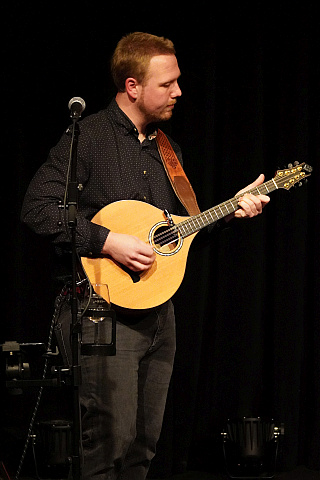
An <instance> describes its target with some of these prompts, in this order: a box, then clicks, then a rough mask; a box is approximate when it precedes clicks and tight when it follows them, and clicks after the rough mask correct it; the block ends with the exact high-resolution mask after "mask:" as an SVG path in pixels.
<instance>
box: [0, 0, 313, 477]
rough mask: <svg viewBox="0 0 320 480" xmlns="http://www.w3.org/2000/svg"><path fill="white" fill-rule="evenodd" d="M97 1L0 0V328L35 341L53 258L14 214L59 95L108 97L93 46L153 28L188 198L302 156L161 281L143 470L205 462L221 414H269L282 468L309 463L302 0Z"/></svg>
mask: <svg viewBox="0 0 320 480" xmlns="http://www.w3.org/2000/svg"><path fill="white" fill-rule="evenodd" d="M113 4H116V2H106V5H104V4H103V3H102V2H97V3H95V2H92V1H90V2H86V1H83V2H75V3H74V4H73V3H72V2H69V3H68V5H64V7H63V8H61V7H60V5H59V3H53V2H42V4H40V3H39V4H38V5H37V4H36V3H35V2H22V1H21V2H18V1H11V2H10V5H9V6H6V7H4V6H3V5H2V6H1V10H2V12H1V17H2V24H3V25H2V33H3V36H2V40H1V47H2V55H1V60H2V62H1V63H2V66H1V76H2V77H3V81H2V85H3V88H2V97H3V98H2V111H3V112H4V114H3V125H2V129H1V130H2V134H3V137H2V141H3V148H2V152H3V160H2V172H3V174H2V188H1V192H2V195H3V198H2V219H3V220H2V225H3V234H2V238H3V243H4V244H3V246H2V253H3V258H4V265H5V270H4V272H5V273H4V275H3V288H2V303H3V304H4V306H5V308H4V310H5V313H3V315H2V317H3V321H2V325H3V326H2V328H1V339H0V340H1V342H3V341H5V340H17V341H20V342H41V341H43V342H46V341H47V336H48V330H49V325H50V321H51V316H52V311H53V295H54V294H53V291H54V289H53V287H52V282H51V277H50V270H51V269H52V262H53V259H52V256H51V254H50V250H49V247H48V245H47V243H46V242H45V241H43V240H42V239H38V238H35V237H34V236H33V235H32V234H31V233H30V232H28V231H26V230H25V229H23V228H22V226H21V225H20V223H19V214H20V208H21V203H22V199H23V196H24V193H25V190H26V188H27V185H28V182H29V181H30V179H31V178H32V176H33V174H34V173H35V171H36V169H37V168H38V167H39V166H40V165H41V163H42V162H43V161H44V160H45V158H46V156H47V153H48V150H49V148H50V147H51V146H52V145H53V144H55V143H56V142H57V140H58V139H59V137H60V135H61V133H62V131H63V130H64V128H65V127H66V126H67V125H68V123H69V120H68V110H67V103H68V100H69V99H70V98H71V97H72V96H76V95H80V96H82V97H83V98H84V99H85V100H86V103H87V109H86V111H85V113H86V114H90V113H94V112H95V111H97V110H98V109H100V108H103V107H104V106H105V105H106V104H107V103H108V101H109V99H110V98H111V97H112V96H113V95H114V93H115V92H114V88H113V85H112V81H111V79H110V76H109V58H110V55H111V53H112V51H113V49H114V47H115V45H116V42H117V41H118V39H119V38H120V37H121V36H122V35H123V34H125V33H128V32H131V31H137V30H140V31H149V32H150V33H154V34H157V35H165V36H168V37H169V38H171V39H172V40H173V41H174V43H175V46H176V49H177V56H178V60H179V64H180V68H181V71H182V77H181V88H182V91H183V96H182V98H181V99H180V101H179V103H178V106H177V107H176V109H175V112H174V118H173V119H172V121H171V122H170V123H169V124H167V125H166V126H165V127H164V129H165V130H166V131H167V132H169V133H170V134H171V135H172V136H173V137H174V138H175V139H176V140H177V141H178V142H179V143H180V144H181V146H182V149H183V152H184V163H185V169H186V171H187V173H188V176H189V178H190V179H191V181H192V183H193V186H194V189H195V191H196V192H197V196H198V201H199V204H200V206H201V208H202V209H203V210H204V209H206V208H209V207H211V206H213V205H214V204H217V203H219V202H221V201H223V200H226V199H227V198H230V197H231V196H233V195H234V194H235V192H236V191H237V190H239V189H240V188H241V187H243V186H245V185H247V184H248V183H250V182H251V181H253V180H254V179H255V178H256V177H257V176H258V175H259V174H260V173H265V174H266V177H267V179H270V178H272V177H273V175H274V172H275V170H276V169H277V168H278V167H280V168H283V167H284V166H285V165H286V164H288V163H289V162H291V163H293V162H294V161H299V162H301V161H306V162H307V163H309V164H311V165H312V166H313V167H314V172H313V174H312V176H311V178H310V181H309V183H308V185H305V186H303V187H302V188H300V189H297V190H294V191H292V190H291V191H290V192H285V191H284V190H281V191H277V192H275V193H273V194H272V198H271V203H270V204H269V205H268V206H267V207H266V209H265V211H264V213H263V215H261V216H259V217H258V218H256V219H253V220H251V221H241V222H240V221H239V222H234V223H233V225H232V227H231V228H230V229H227V230H225V231H223V232H222V233H221V235H220V236H219V237H216V238H214V239H212V241H211V242H210V244H208V245H206V246H202V247H201V248H200V246H199V245H197V241H195V242H194V245H193V248H192V251H191V252H190V256H189V261H188V268H187V275H186V277H185V279H184V282H183V284H182V286H181V288H180V290H179V291H178V293H177V294H176V295H175V298H174V302H175V307H176V315H177V334H178V348H177V356H176V364H175V370H174V375H173V380H172V385H171V389H170V394H169V398H168V404H167V410H166V417H165V422H164V428H163V432H162V437H161V440H160V443H159V449H158V454H157V457H156V459H155V461H154V465H153V467H152V469H151V475H158V476H159V475H162V474H169V473H171V472H175V471H179V470H181V469H183V468H184V466H185V465H186V463H187V462H188V464H189V467H190V468H199V469H207V470H214V469H215V468H219V465H220V463H221V458H222V453H221V440H220V432H221V429H222V427H223V425H224V424H225V422H226V420H227V418H229V417H236V416H270V417H273V418H275V419H276V420H277V421H278V422H284V423H285V437H284V443H283V452H282V468H284V469H290V468H292V467H294V466H295V465H298V464H304V465H307V466H308V467H310V468H314V469H319V467H320V464H319V451H320V353H319V352H320V328H319V313H320V312H319V307H320V306H319V300H318V291H319V275H318V272H319V253H318V239H319V221H318V220H319V205H318V196H317V192H318V188H320V176H319V172H318V165H317V161H318V158H319V135H318V132H319V80H320V72H319V58H320V49H319V47H320V43H319V32H320V28H319V27H320V25H319V17H318V15H317V6H316V4H317V2H311V1H303V2H302V1H301V2H297V1H291V2H281V1H279V2H275V3H274V4H273V3H272V2H262V1H255V2H253V1H252V2H246V1H245V2H228V1H226V2H216V3H213V2H212V3H211V2H197V3H196V4H194V5H191V6H189V7H187V6H186V7H183V8H182V7H181V6H180V7H179V6H175V5H170V6H164V5H161V4H160V5H159V4H158V5H157V4H141V5H140V4H128V5H127V4H126V3H124V4H123V5H122V6H121V7H120V6H115V5H113ZM52 396H54V393H52V394H51V399H52ZM15 401H16V402H18V411H15V412H14V415H13V417H12V418H14V419H15V421H16V423H17V425H15V430H14V433H12V432H11V433H10V435H11V436H12V437H13V438H14V437H15V436H16V437H18V438H19V439H20V440H21V441H22V439H23V437H24V435H25V431H24V429H23V427H22V426H23V425H24V423H27V419H28V417H29V416H30V413H31V412H30V411H29V408H30V407H29V404H28V395H27V394H25V395H24V396H22V397H21V399H20V400H18V401H17V400H15ZM8 403H10V405H11V400H8ZM30 403H32V402H30ZM10 405H7V407H8V408H9V406H10ZM44 408H45V406H44ZM7 418H10V417H7ZM17 419H18V420H19V422H20V423H19V422H18V421H17ZM21 425H22V426H21ZM6 434H7V435H8V431H7V430H6ZM10 435H9V438H11V437H10ZM15 440H16V439H15ZM5 443H6V445H7V444H8V442H5ZM4 455H5V454H4V453H3V454H2V456H4Z"/></svg>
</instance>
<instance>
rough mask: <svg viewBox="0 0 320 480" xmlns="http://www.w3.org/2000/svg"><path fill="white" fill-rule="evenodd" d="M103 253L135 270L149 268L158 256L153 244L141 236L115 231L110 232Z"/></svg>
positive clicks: (139, 270)
mask: <svg viewBox="0 0 320 480" xmlns="http://www.w3.org/2000/svg"><path fill="white" fill-rule="evenodd" d="M101 253H102V254H103V255H110V256H111V257H112V258H113V259H114V260H116V261H117V262H119V263H122V264H123V265H124V266H125V267H128V268H130V270H132V271H134V272H141V271H145V270H148V268H150V267H151V265H152V264H153V262H154V261H155V258H156V255H155V253H154V251H153V248H152V247H151V245H149V244H147V243H144V242H143V241H142V240H140V238H138V237H134V236H132V235H126V234H123V233H115V232H109V235H108V236H107V239H106V241H105V243H104V245H103V248H102V251H101Z"/></svg>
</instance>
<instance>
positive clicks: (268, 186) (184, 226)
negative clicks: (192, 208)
mask: <svg viewBox="0 0 320 480" xmlns="http://www.w3.org/2000/svg"><path fill="white" fill-rule="evenodd" d="M280 173H281V174H282V175H281V182H283V183H285V182H286V181H288V180H290V176H289V175H287V174H286V172H285V173H284V174H283V173H282V172H280ZM280 173H279V176H280ZM289 173H290V171H289ZM293 173H295V172H293ZM307 173H309V171H308V172H307ZM284 175H287V176H286V177H285V176H284ZM301 175H302V177H303V176H305V173H302V174H301ZM309 175H310V173H309ZM275 178H277V177H275ZM294 178H295V181H297V180H296V177H294ZM291 182H292V180H291ZM280 186H281V185H280ZM278 188H279V186H278V185H277V183H276V181H275V179H274V178H272V179H271V180H269V181H268V182H266V183H263V184H262V185H259V187H255V188H252V189H251V190H248V191H247V192H243V193H241V194H239V195H237V196H235V197H233V198H231V199H229V200H227V201H226V202H224V203H220V204H219V205H217V206H215V207H213V208H210V209H208V210H206V211H205V212H203V213H200V214H198V215H195V216H193V217H189V218H188V219H186V220H183V221H182V222H181V223H179V224H178V225H177V227H178V231H179V233H180V235H181V236H182V237H183V238H185V237H187V236H189V235H191V234H192V233H196V232H198V231H199V230H201V229H202V228H204V227H206V226H208V225H211V224H213V223H215V222H216V221H217V220H220V219H221V218H224V217H226V216H227V215H229V214H230V213H232V212H235V211H236V210H237V209H238V208H239V205H238V201H239V198H240V197H242V196H243V195H245V194H247V193H251V194H253V195H262V194H268V193H270V192H272V191H273V190H275V189H278ZM285 188H287V187H286V184H285Z"/></svg>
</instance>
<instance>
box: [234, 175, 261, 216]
mask: <svg viewBox="0 0 320 480" xmlns="http://www.w3.org/2000/svg"><path fill="white" fill-rule="evenodd" d="M263 182H264V175H263V174H261V175H259V177H258V178H257V179H256V180H255V181H254V182H253V183H250V185H247V186H246V187H245V188H243V189H242V190H240V191H239V192H238V193H237V194H236V195H239V194H241V193H244V192H248V191H249V190H252V189H253V188H254V187H258V186H259V185H261V184H262V183H263ZM269 201H270V197H268V196H267V195H252V193H244V195H243V196H241V197H240V198H239V200H238V204H239V207H240V208H239V209H238V210H236V211H235V212H234V213H232V214H230V215H228V216H227V217H226V221H227V222H228V221H229V220H231V219H232V218H234V217H235V218H252V217H255V216H256V215H259V214H260V213H262V209H263V208H264V207H265V205H267V203H269Z"/></svg>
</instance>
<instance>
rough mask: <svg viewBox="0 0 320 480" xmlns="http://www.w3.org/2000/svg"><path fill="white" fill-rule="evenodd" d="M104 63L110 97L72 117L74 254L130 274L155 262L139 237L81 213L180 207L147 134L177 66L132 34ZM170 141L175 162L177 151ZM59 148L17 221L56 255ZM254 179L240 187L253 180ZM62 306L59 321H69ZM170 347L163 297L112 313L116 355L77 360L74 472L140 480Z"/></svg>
mask: <svg viewBox="0 0 320 480" xmlns="http://www.w3.org/2000/svg"><path fill="white" fill-rule="evenodd" d="M111 68H112V74H113V78H114V81H115V84H116V86H117V89H118V93H117V95H116V98H115V99H114V100H113V101H112V102H111V103H110V105H109V106H108V108H107V109H106V110H102V111H100V112H99V113H97V114H95V115H91V116H89V117H87V118H85V119H84V120H82V121H81V122H80V123H79V126H80V136H79V145H78V170H77V178H78V182H79V184H81V185H82V186H83V188H82V191H81V192H80V193H79V203H78V216H77V233H76V241H77V248H78V252H79V254H80V255H82V256H86V255H89V254H90V255H91V254H93V255H100V256H101V255H110V256H111V257H112V258H113V259H114V260H116V261H117V262H120V263H122V264H123V265H125V266H126V267H128V268H130V269H131V270H133V271H145V270H148V269H149V268H150V267H151V265H152V264H153V262H154V260H155V253H154V251H153V249H152V247H151V246H150V245H149V244H146V243H144V242H143V241H141V240H140V239H139V238H136V237H134V236H131V235H125V234H120V233H117V232H114V231H110V230H109V229H108V228H107V227H104V226H99V225H96V224H93V223H92V222H91V221H90V220H91V219H92V217H93V216H94V215H95V214H96V212H97V211H99V210H100V209H101V208H102V207H104V206H105V205H107V204H109V203H112V202H115V201H117V200H123V199H134V200H140V201H145V202H148V203H150V204H153V205H155V206H157V207H158V208H160V209H167V210H168V211H169V212H170V213H174V214H184V210H183V209H182V207H181V204H180V203H179V201H178V200H177V198H176V196H175V194H174V192H173V190H172V187H171V184H170V182H169V180H168V178H167V176H166V173H165V170H164V168H163V164H162V162H161V160H160V156H159V152H158V150H157V146H156V141H155V137H156V133H157V131H156V127H155V124H156V123H158V122H162V121H165V120H168V119H169V118H171V116H172V112H173V109H174V107H175V104H176V102H177V100H178V98H179V97H180V96H181V90H180V87H179V83H178V79H179V77H180V70H179V66H178V63H177V59H176V56H175V50H174V46H173V44H172V42H171V41H170V40H167V39H164V38H162V37H156V36H154V35H150V34H146V33H139V32H137V33H133V34H130V35H127V36H125V37H123V38H122V39H121V40H120V42H119V43H118V45H117V48H116V50H115V52H114V55H113V58H112V64H111ZM170 142H171V144H172V146H173V148H174V150H175V152H176V154H177V156H178V158H179V159H180V160H181V161H182V158H181V151H180V148H179V147H178V145H177V144H175V143H174V142H173V141H172V140H171V139H170ZM69 148H70V138H69V137H68V136H67V135H64V136H63V137H62V138H61V140H60V142H59V143H58V144H57V145H56V147H54V148H53V149H52V150H51V152H50V155H49V158H48V160H47V162H46V163H45V164H44V165H43V166H42V167H41V168H40V169H39V171H38V172H37V174H36V175H35V177H34V179H33V180H32V182H31V184H30V186H29V189H28V191H27V194H26V197H25V202H24V206H23V212H22V219H23V221H24V222H25V223H27V224H28V225H29V226H30V227H31V228H33V229H34V230H35V231H36V232H37V233H39V234H42V235H46V236H50V237H51V239H52V242H53V244H54V245H55V246H56V247H57V249H58V251H59V253H60V257H61V258H62V256H63V255H62V253H63V252H64V251H65V250H68V249H70V246H69V243H70V239H69V234H68V227H66V225H65V216H64V214H63V208H61V205H62V204H63V198H64V194H65V184H66V176H67V168H68V155H69ZM263 178H264V177H263V175H261V176H260V177H259V178H258V179H257V180H256V181H255V182H254V183H253V184H251V185H249V186H248V187H247V188H246V189H248V188H251V187H254V186H256V185H259V184H261V183H262V182H263ZM268 201H269V197H266V196H264V195H260V196H253V195H247V194H246V195H244V196H243V197H242V198H241V199H240V200H239V207H240V208H239V210H237V211H236V212H235V213H234V214H231V215H230V216H229V218H228V219H227V220H230V219H231V218H232V217H233V216H235V217H238V218H241V217H253V216H255V215H257V214H259V213H261V211H262V208H263V207H264V205H265V204H266V203H268ZM111 301H112V298H111ZM66 311H67V314H66V318H64V319H63V320H62V321H63V322H64V323H66V322H67V323H68V322H69V323H70V321H71V320H70V314H69V309H68V310H66ZM86 334H87V333H86V332H83V339H85V337H86ZM174 354H175V321H174V312H173V306H172V303H171V301H168V302H166V303H165V304H164V305H160V306H159V307H156V308H154V309H151V310H148V311H142V312H140V313H137V312H135V314H132V315H130V314H123V313H120V312H117V354H116V356H110V357H93V356H83V357H82V359H81V366H82V386H81V392H80V397H81V398H80V402H81V410H82V445H83V478H84V479H89V478H92V479H97V480H98V479H101V480H102V479H103V480H115V479H121V480H142V479H145V478H146V476H147V472H148V468H149V465H150V462H151V459H152V458H153V456H154V454H155V448H156V443H157V440H158V438H159V435H160V430H161V425H162V418H163V413H164V408H165V402H166V396H167V391H168V386H169V381H170V377H171V373H172V367H173V360H174Z"/></svg>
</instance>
